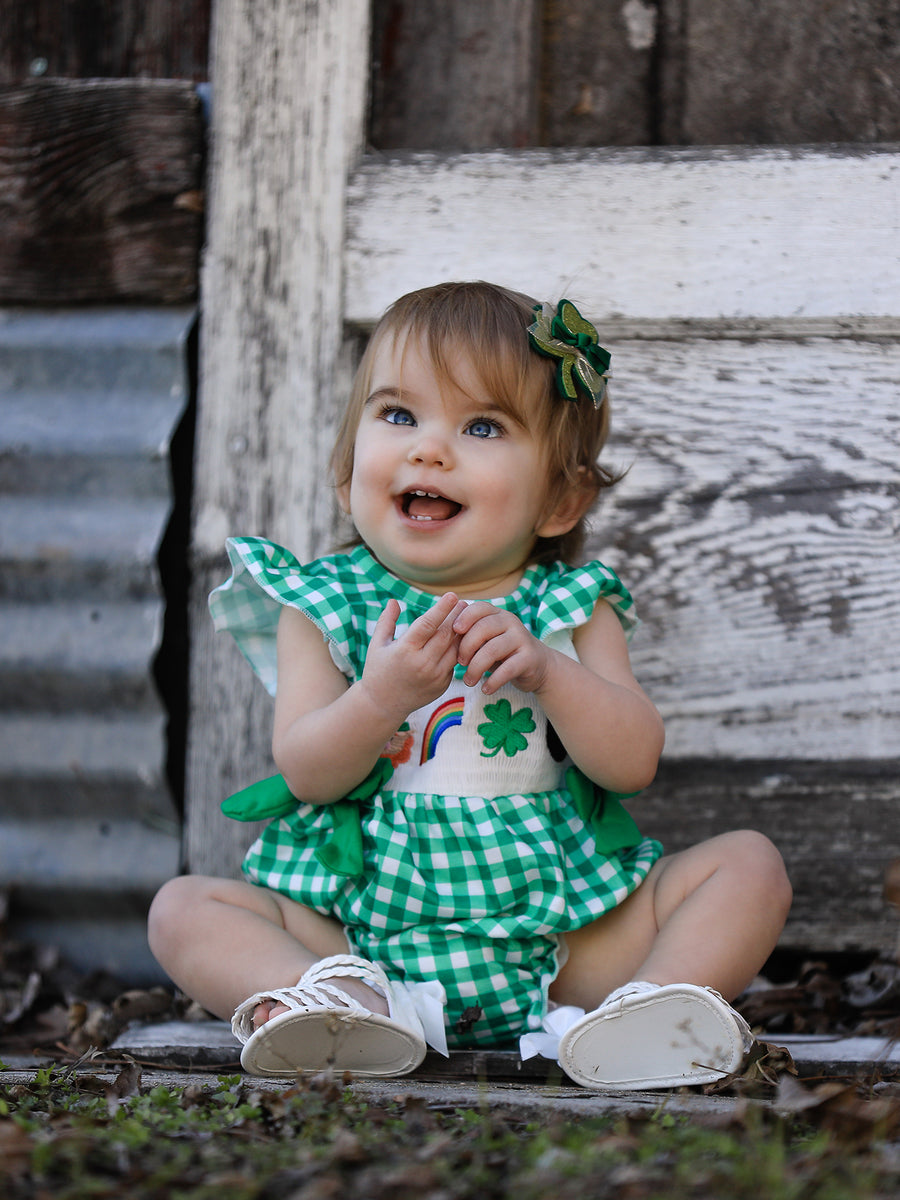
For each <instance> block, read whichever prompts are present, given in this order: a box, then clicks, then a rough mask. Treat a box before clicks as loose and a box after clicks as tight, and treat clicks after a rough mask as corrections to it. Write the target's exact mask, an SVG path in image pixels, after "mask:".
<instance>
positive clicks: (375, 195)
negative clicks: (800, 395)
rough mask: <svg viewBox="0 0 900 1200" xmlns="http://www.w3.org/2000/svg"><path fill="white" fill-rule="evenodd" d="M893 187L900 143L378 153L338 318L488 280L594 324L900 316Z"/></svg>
mask: <svg viewBox="0 0 900 1200" xmlns="http://www.w3.org/2000/svg"><path fill="white" fill-rule="evenodd" d="M898 184H900V153H898V152H897V151H896V150H894V151H892V150H889V149H878V148H873V149H872V150H870V151H856V150H852V149H843V150H836V151H831V150H821V151H816V150H803V149H798V148H796V147H792V148H790V149H783V150H781V149H774V148H767V149H754V150H735V149H727V150H716V149H704V150H647V151H643V150H595V151H587V150H585V151H581V152H578V151H570V150H559V151H539V150H533V151H522V152H520V153H515V152H506V153H500V152H484V153H480V154H462V155H456V156H445V157H438V156H436V155H429V154H410V155H400V156H392V157H390V158H387V159H382V158H377V159H375V158H372V159H368V160H366V161H365V162H363V163H362V164H361V166H360V168H359V169H358V170H357V171H356V172H355V173H354V177H353V180H352V184H351V190H350V197H349V210H348V245H347V282H346V291H345V294H346V313H347V317H348V319H349V320H351V321H355V322H359V323H361V324H365V323H366V322H368V321H371V320H372V319H373V317H375V316H378V315H379V314H380V313H381V312H382V311H383V310H384V309H385V308H386V307H387V305H388V304H390V303H391V302H392V301H393V300H394V299H396V297H397V296H398V295H402V294H403V293H404V292H406V291H409V290H411V289H413V288H416V287H421V286H423V285H426V284H430V283H434V282H435V281H436V280H439V279H490V280H493V281H495V282H497V283H505V284H508V285H509V286H511V287H515V288H519V289H520V290H522V291H525V292H527V293H529V294H530V295H539V296H541V297H542V298H548V299H549V298H551V297H554V296H556V297H559V296H560V295H567V294H569V293H571V294H573V295H575V296H578V297H579V298H580V300H581V302H582V304H583V306H584V308H585V309H586V310H587V311H589V312H591V313H592V314H593V315H594V316H595V317H600V318H605V317H633V318H639V319H642V320H662V319H672V318H687V319H716V318H727V319H729V320H742V319H747V318H755V317H761V318H765V319H767V320H771V319H784V318H789V319H796V318H806V319H811V318H816V317H829V318H834V317H838V316H842V315H846V316H863V315H865V316H897V304H898V299H897V298H898V296H900V208H898V205H897V189H898ZM862 213H865V219H864V220H862V219H860V214H862Z"/></svg>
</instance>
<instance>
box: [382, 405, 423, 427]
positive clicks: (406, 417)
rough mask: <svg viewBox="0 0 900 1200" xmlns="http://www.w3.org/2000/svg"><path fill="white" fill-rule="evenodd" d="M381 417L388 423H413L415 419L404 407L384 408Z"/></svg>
mask: <svg viewBox="0 0 900 1200" xmlns="http://www.w3.org/2000/svg"><path fill="white" fill-rule="evenodd" d="M381 415H382V417H383V418H384V420H385V421H387V422H388V424H389V425H415V423H416V419H415V417H414V416H413V415H412V413H411V412H410V411H409V410H408V409H406V408H386V409H384V410H383V411H382V414H381Z"/></svg>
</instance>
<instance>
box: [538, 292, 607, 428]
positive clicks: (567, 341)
mask: <svg viewBox="0 0 900 1200" xmlns="http://www.w3.org/2000/svg"><path fill="white" fill-rule="evenodd" d="M534 315H535V322H534V324H533V325H529V327H528V337H529V339H530V341H531V344H532V346H533V347H534V349H535V350H537V352H538V354H543V355H544V356H545V357H546V358H555V359H557V360H558V362H557V366H556V386H557V388H558V389H559V394H560V395H561V396H562V397H563V399H564V400H577V399H578V393H579V390H580V391H582V392H584V393H586V394H587V395H588V396H590V398H591V401H592V402H593V405H594V408H600V406H601V405H602V404H603V401H604V399H605V397H606V381H607V379H608V378H609V360H610V354H609V351H608V350H604V349H603V347H602V346H601V345H600V343H599V340H598V337H597V330H596V329H595V328H594V326H593V325H592V324H591V323H590V321H588V320H586V319H585V318H584V317H583V316H582V315H581V313H580V312H579V311H578V309H577V308H576V307H575V305H574V304H573V303H572V301H571V300H560V302H559V304H558V306H557V307H556V309H555V310H554V308H553V305H552V304H536V305H535V306H534Z"/></svg>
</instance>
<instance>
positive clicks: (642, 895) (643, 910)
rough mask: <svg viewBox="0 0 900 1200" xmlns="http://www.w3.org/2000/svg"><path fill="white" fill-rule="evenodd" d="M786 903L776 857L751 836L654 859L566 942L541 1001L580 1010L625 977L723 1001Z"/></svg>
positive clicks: (744, 978) (757, 957)
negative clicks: (633, 886)
mask: <svg viewBox="0 0 900 1200" xmlns="http://www.w3.org/2000/svg"><path fill="white" fill-rule="evenodd" d="M790 902H791V888H790V884H789V882H788V879H787V875H786V873H785V870H784V863H783V862H782V859H781V855H780V854H779V853H778V851H777V850H776V849H775V847H774V846H773V845H772V843H771V842H770V841H769V840H768V839H767V838H765V837H763V836H762V835H761V834H757V833H753V832H751V831H748V830H744V831H740V832H737V833H727V834H723V835H721V836H720V837H716V838H712V839H710V840H709V841H707V842H702V843H700V845H698V846H693V847H692V848H691V849H689V850H684V851H682V852H681V853H679V854H673V855H671V856H670V857H666V858H662V859H660V861H659V862H658V863H657V864H656V865H655V866H654V867H653V869H652V871H651V872H650V874H649V875H648V876H647V878H646V879H645V881H644V882H643V884H641V886H640V887H639V888H638V889H637V891H635V892H633V893H632V894H631V895H630V896H629V897H628V899H627V900H625V901H624V903H622V904H621V905H619V907H618V908H616V909H613V910H612V911H611V912H609V913H607V914H606V915H605V916H603V917H601V918H600V919H599V920H597V921H594V922H593V924H591V925H587V926H585V927H584V928H583V929H579V930H576V931H574V932H572V933H569V934H567V935H566V944H567V946H568V950H569V958H568V961H567V962H566V964H565V966H564V967H563V969H562V970H561V971H560V974H559V976H558V978H557V979H556V980H555V982H554V983H553V985H552V986H551V988H550V997H551V999H553V1000H555V1001H557V1003H560V1004H575V1005H578V1006H579V1007H580V1008H584V1009H585V1010H586V1011H588V1012H589V1011H591V1010H592V1009H594V1008H596V1007H597V1006H598V1005H600V1004H601V1003H602V1002H603V1000H604V999H605V997H606V996H607V995H609V993H610V992H611V991H613V989H615V988H617V987H619V986H620V985H621V984H623V983H627V982H629V981H630V980H632V979H640V980H646V981H647V982H648V983H657V984H668V983H694V984H699V985H700V986H704V987H712V988H715V990H716V991H718V992H721V994H722V995H723V996H725V997H726V998H727V999H731V998H733V997H734V996H736V995H737V994H738V993H739V992H740V991H742V990H743V988H744V987H746V985H747V984H748V983H749V982H750V980H751V979H752V978H753V977H754V975H755V974H756V973H757V972H758V971H759V969H760V967H761V966H762V965H763V963H764V962H765V961H766V959H767V958H768V956H769V954H770V953H771V952H772V950H773V949H774V947H775V943H776V941H777V940H778V935H779V934H780V933H781V930H782V928H783V926H784V922H785V919H786V917H787V913H788V909H789V908H790Z"/></svg>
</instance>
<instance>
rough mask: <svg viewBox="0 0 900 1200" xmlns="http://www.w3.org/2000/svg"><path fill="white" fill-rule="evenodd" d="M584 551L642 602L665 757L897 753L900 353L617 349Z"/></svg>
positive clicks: (645, 651) (804, 347) (705, 344)
mask: <svg viewBox="0 0 900 1200" xmlns="http://www.w3.org/2000/svg"><path fill="white" fill-rule="evenodd" d="M610 345H611V348H612V350H613V376H614V377H613V384H612V387H611V395H612V405H613V422H612V423H613V431H614V438H613V441H612V444H611V446H610V447H609V449H608V451H607V455H606V460H607V461H608V463H609V464H610V465H613V466H616V467H618V468H624V467H628V468H629V473H628V475H627V476H626V478H625V479H624V480H623V481H622V482H621V483H620V484H619V485H618V487H617V488H615V489H613V491H612V492H611V493H610V494H609V495H608V498H607V500H606V502H605V503H604V504H603V506H602V507H601V509H600V511H599V513H598V514H597V515H596V516H595V518H594V521H593V524H594V533H593V536H592V540H591V549H592V551H593V552H594V553H595V554H596V555H597V556H598V557H600V558H602V559H604V560H606V561H608V562H609V563H610V565H612V566H613V567H614V568H615V569H616V570H618V571H619V572H620V573H621V575H622V576H623V578H624V579H625V580H626V582H627V583H628V585H629V587H631V589H632V590H633V592H634V594H635V597H636V600H637V602H638V608H639V612H640V613H641V615H642V617H643V619H644V622H645V624H644V627H643V629H641V630H640V631H639V632H638V634H637V636H636V637H635V640H634V643H633V661H634V664H635V670H636V671H637V673H638V676H639V678H640V679H641V682H642V683H643V684H644V686H645V687H646V688H647V689H648V691H649V692H650V694H651V695H652V696H653V698H654V700H655V701H656V702H657V704H659V706H660V708H661V709H662V711H663V714H664V716H665V717H666V725H667V745H666V755H667V757H668V758H670V759H672V758H694V757H699V758H710V757H722V758H724V759H752V758H755V759H760V760H762V759H771V760H777V759H792V758H793V759H803V758H807V759H811V760H823V761H824V760H839V759H844V758H846V759H851V760H852V759H860V760H864V759H869V760H872V761H877V760H879V759H881V758H886V759H893V758H895V757H896V756H897V754H898V748H900V644H898V639H897V630H898V606H897V601H896V595H897V589H898V586H900V556H898V554H897V544H898V541H897V533H898V529H900V414H898V409H897V396H898V394H900V341H897V340H887V341H881V342H879V341H862V340H859V341H856V340H843V339H840V340H839V339H827V338H809V339H804V340H800V341H791V340H758V341H730V340H707V339H685V340H683V341H680V342H676V341H666V340H664V341H658V342H653V341H643V342H627V341H626V342H621V343H617V342H615V341H613V342H611V343H610Z"/></svg>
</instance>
